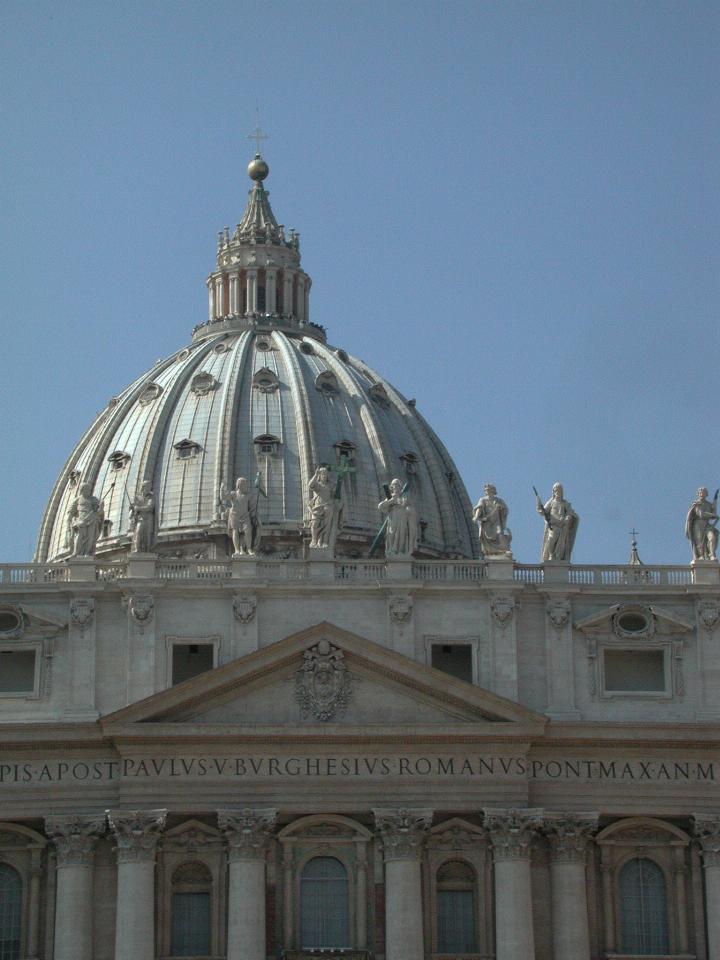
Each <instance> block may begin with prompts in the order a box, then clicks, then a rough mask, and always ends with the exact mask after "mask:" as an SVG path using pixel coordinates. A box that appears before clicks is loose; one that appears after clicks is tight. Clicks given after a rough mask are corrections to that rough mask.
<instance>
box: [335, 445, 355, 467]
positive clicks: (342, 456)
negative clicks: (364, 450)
mask: <svg viewBox="0 0 720 960" xmlns="http://www.w3.org/2000/svg"><path fill="white" fill-rule="evenodd" d="M333 447H334V448H335V459H336V461H337V462H338V463H342V461H343V460H344V461H345V463H346V464H347V465H348V466H352V465H353V464H354V463H355V450H356V446H355V444H354V443H351V442H350V440H338V442H337V443H334V444H333Z"/></svg>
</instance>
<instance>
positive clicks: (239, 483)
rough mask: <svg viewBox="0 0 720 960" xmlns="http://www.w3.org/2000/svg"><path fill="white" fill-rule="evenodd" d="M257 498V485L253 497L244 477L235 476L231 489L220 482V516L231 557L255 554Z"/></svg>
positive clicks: (257, 518)
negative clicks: (230, 548) (231, 551)
mask: <svg viewBox="0 0 720 960" xmlns="http://www.w3.org/2000/svg"><path fill="white" fill-rule="evenodd" d="M259 498H260V487H259V485H258V493H257V495H256V496H254V497H253V496H252V495H251V494H250V493H249V487H248V482H247V479H246V478H245V477H238V478H237V480H236V481H235V488H234V489H233V490H228V488H227V486H226V485H225V484H224V483H221V484H220V496H219V500H220V507H221V510H222V512H221V517H222V519H224V520H225V522H226V523H227V531H228V536H229V537H230V539H231V540H232V544H233V557H253V556H255V553H256V551H257V547H258V544H259V542H260V519H259V517H258V502H259Z"/></svg>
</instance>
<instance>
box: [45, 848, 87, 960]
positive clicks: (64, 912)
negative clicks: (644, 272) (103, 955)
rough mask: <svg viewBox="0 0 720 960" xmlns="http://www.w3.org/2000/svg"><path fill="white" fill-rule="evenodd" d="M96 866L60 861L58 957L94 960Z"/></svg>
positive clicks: (56, 897) (56, 917)
mask: <svg viewBox="0 0 720 960" xmlns="http://www.w3.org/2000/svg"><path fill="white" fill-rule="evenodd" d="M92 907H93V869H92V865H91V864H89V863H88V864H68V865H66V866H61V865H60V864H58V872H57V892H56V895H55V954H54V960H92V954H93V949H92V916H93V914H92Z"/></svg>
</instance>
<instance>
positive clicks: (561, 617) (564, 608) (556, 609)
mask: <svg viewBox="0 0 720 960" xmlns="http://www.w3.org/2000/svg"><path fill="white" fill-rule="evenodd" d="M545 612H546V613H547V615H548V620H549V621H550V623H552V625H553V626H554V627H555V629H556V630H562V628H563V627H564V626H565V625H566V624H567V622H568V620H569V619H570V601H569V600H550V601H549V603H548V604H547V606H546V607H545Z"/></svg>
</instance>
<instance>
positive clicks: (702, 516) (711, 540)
mask: <svg viewBox="0 0 720 960" xmlns="http://www.w3.org/2000/svg"><path fill="white" fill-rule="evenodd" d="M718 493H720V491H718V490H716V491H715V496H714V497H713V499H712V500H708V491H707V487H700V489H699V490H698V492H697V499H696V500H694V501H693V503H691V504H690V509H689V510H688V512H687V517H686V518H685V536H686V537H687V538H688V540H689V541H690V544H691V546H692V554H693V560H717V544H718V529H717V521H718V512H717V503H718Z"/></svg>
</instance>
